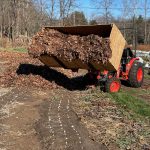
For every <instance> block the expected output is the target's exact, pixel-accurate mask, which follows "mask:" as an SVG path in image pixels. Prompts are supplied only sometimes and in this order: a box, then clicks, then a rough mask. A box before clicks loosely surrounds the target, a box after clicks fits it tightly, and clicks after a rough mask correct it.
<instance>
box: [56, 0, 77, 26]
mask: <svg viewBox="0 0 150 150" xmlns="http://www.w3.org/2000/svg"><path fill="white" fill-rule="evenodd" d="M75 1H76V0H59V12H60V21H61V25H64V19H65V18H66V17H68V15H69V13H70V11H71V8H73V6H74V4H75Z"/></svg>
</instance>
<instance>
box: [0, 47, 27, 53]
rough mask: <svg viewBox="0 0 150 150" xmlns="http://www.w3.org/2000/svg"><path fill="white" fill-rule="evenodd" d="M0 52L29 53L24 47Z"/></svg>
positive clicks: (4, 49) (2, 49)
mask: <svg viewBox="0 0 150 150" xmlns="http://www.w3.org/2000/svg"><path fill="white" fill-rule="evenodd" d="M0 51H9V52H21V53H27V52H28V50H27V49H26V48H24V47H16V48H1V49H0Z"/></svg>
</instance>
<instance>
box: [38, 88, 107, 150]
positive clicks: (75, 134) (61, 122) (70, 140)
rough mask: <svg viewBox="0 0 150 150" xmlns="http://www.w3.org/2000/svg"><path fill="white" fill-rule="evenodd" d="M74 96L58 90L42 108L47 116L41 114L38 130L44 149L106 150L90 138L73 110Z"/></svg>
mask: <svg viewBox="0 0 150 150" xmlns="http://www.w3.org/2000/svg"><path fill="white" fill-rule="evenodd" d="M56 93H57V94H56ZM74 96H75V95H74V94H73V93H71V92H67V93H66V91H65V90H64V91H63V90H61V91H60V90H57V91H55V92H54V93H53V94H52V95H51V98H50V99H48V100H47V101H46V102H45V104H43V106H42V107H41V108H40V110H41V112H43V111H44V114H45V115H44V116H43V113H41V120H39V121H38V122H37V125H36V129H37V132H38V133H39V136H40V137H41V142H42V143H43V149H61V150H64V149H68V150H77V149H80V150H82V149H85V150H91V149H94V150H100V149H105V148H104V146H101V145H100V144H98V143H95V142H93V141H92V140H91V139H90V138H89V137H88V133H87V130H86V129H85V128H84V127H83V125H82V124H81V123H80V120H79V118H78V117H77V115H76V114H75V112H74V111H73V110H72V108H71V101H72V100H73V99H75V97H74ZM73 97H74V98H73Z"/></svg>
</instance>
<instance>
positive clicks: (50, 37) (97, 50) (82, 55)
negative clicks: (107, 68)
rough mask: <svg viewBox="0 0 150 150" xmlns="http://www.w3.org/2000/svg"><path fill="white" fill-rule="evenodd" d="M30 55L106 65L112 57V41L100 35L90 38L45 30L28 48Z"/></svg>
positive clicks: (37, 35)
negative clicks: (45, 55)
mask: <svg viewBox="0 0 150 150" xmlns="http://www.w3.org/2000/svg"><path fill="white" fill-rule="evenodd" d="M28 51H29V54H30V55H31V56H33V57H36V58H38V57H40V56H41V55H42V54H48V55H50V56H55V57H59V58H64V59H65V60H67V61H72V60H75V59H79V60H81V61H82V62H85V63H89V62H91V61H95V62H97V63H103V64H106V63H107V62H108V60H109V59H110V58H111V57H112V51H111V48H110V40H109V39H108V38H102V37H100V36H98V35H94V34H90V35H88V36H79V35H70V34H64V33H61V32H59V31H57V30H54V29H49V30H46V29H43V30H42V31H40V32H38V33H37V34H36V35H35V36H34V37H33V39H32V43H31V45H30V47H29V48H28Z"/></svg>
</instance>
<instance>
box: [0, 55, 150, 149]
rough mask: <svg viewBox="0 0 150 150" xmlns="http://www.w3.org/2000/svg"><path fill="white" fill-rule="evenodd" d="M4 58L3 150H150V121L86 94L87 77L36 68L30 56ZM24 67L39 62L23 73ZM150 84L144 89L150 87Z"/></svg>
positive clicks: (0, 73)
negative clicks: (83, 78)
mask: <svg viewBox="0 0 150 150" xmlns="http://www.w3.org/2000/svg"><path fill="white" fill-rule="evenodd" d="M4 55H5V57H4ZM4 55H0V56H3V57H1V58H3V59H1V58H0V78H1V79H0V150H29V149H32V150H65V149H68V150H82V149H85V150H100V149H102V150H105V149H110V150H114V149H115V150H117V149H135V150H140V149H150V123H149V122H147V123H145V122H142V121H137V120H134V119H132V118H130V117H129V116H128V114H124V112H122V110H121V109H119V107H118V106H117V105H116V104H115V103H114V102H113V101H111V100H110V98H109V97H108V96H107V94H105V93H103V92H100V91H99V90H97V89H95V90H92V89H89V90H85V86H84V84H85V83H84V82H82V78H80V77H76V78H73V79H70V77H72V76H76V74H71V73H70V71H65V70H61V73H60V72H59V71H60V70H58V71H55V70H53V69H50V70H47V68H45V67H44V66H43V67H42V66H40V67H36V65H35V64H34V61H32V62H31V60H29V59H28V58H27V59H26V60H24V58H23V56H24V55H25V54H19V56H18V54H15V53H13V54H9V57H8V56H7V55H8V54H7V55H6V54H4ZM25 56H26V55H25ZM22 63H23V64H24V65H25V66H26V67H30V63H33V64H32V67H31V68H30V69H28V68H26V69H25V70H24V69H23V70H22V69H21V74H17V73H16V71H17V70H18V68H19V67H20V66H22ZM16 64H17V65H16ZM38 65H41V64H40V63H39V64H37V66H38ZM10 67H12V69H11V68H10ZM43 68H44V69H43ZM45 69H46V70H45ZM26 70H27V72H26ZM22 71H23V72H22ZM45 71H46V73H47V74H48V75H46V76H45ZM47 71H48V72H47ZM43 72H44V73H43ZM5 75H6V76H5ZM57 77H58V79H57ZM49 82H50V83H49ZM147 83H149V80H148V81H146V82H144V86H143V87H144V88H142V90H145V88H149V85H148V86H147ZM123 88H124V87H123ZM125 89H126V90H127V92H128V91H129V89H128V87H125ZM138 90H140V89H138ZM141 96H142V95H141ZM148 96H149V94H148V93H147V95H146V101H148Z"/></svg>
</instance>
